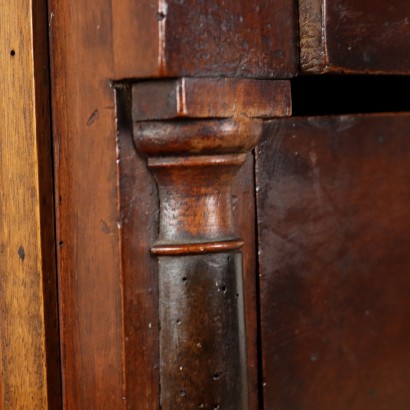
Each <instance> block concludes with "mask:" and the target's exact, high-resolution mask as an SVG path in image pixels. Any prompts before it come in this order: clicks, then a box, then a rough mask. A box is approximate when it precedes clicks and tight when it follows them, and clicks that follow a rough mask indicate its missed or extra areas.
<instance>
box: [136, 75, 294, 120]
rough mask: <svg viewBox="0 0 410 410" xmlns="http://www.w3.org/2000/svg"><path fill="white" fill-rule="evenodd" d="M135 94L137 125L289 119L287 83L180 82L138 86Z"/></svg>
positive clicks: (183, 79)
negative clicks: (170, 121)
mask: <svg viewBox="0 0 410 410" xmlns="http://www.w3.org/2000/svg"><path fill="white" fill-rule="evenodd" d="M132 92H133V118H134V120H135V121H144V120H158V119H160V120H166V119H173V118H183V117H191V118H227V117H232V116H234V115H237V114H246V115H247V116H248V117H260V118H263V117H266V118H272V117H283V116H288V115H290V112H289V111H290V84H289V82H288V81H280V80H278V81H263V80H244V79H235V78H214V79H213V78H207V79H205V78H179V79H175V80H162V81H143V82H139V83H136V84H135V85H133V87H132Z"/></svg>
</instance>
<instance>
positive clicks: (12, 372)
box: [0, 0, 60, 410]
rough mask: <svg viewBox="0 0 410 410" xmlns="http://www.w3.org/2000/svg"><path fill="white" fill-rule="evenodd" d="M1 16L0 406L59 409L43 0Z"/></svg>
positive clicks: (7, 8) (7, 6) (7, 7)
mask: <svg viewBox="0 0 410 410" xmlns="http://www.w3.org/2000/svg"><path fill="white" fill-rule="evenodd" d="M0 16H1V23H0V70H1V75H2V81H1V82H0V96H1V98H0V107H1V109H0V124H1V130H2V131H1V138H0V187H1V188H0V192H1V201H0V221H1V223H0V312H1V315H0V335H1V337H0V359H1V361H0V408H1V409H4V410H15V409H39V410H40V409H59V408H60V385H59V381H60V377H59V368H58V366H59V363H58V359H59V358H58V330H57V329H58V326H57V305H56V277H55V255H54V253H55V249H54V226H53V223H54V216H53V206H52V195H53V194H52V192H53V191H52V180H51V159H52V156H51V144H50V142H51V136H50V118H49V101H48V100H49V89H48V58H47V41H46V38H47V32H46V9H45V2H43V1H37V2H31V1H26V2H23V3H21V2H18V1H14V0H10V1H7V2H1V3H0Z"/></svg>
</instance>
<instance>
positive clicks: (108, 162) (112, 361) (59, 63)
mask: <svg viewBox="0 0 410 410" xmlns="http://www.w3.org/2000/svg"><path fill="white" fill-rule="evenodd" d="M49 25H50V45H51V51H52V59H51V60H52V86H53V87H52V109H53V129H54V143H55V144H54V155H55V178H56V204H57V243H58V268H59V296H60V326H61V345H62V379H63V403H64V408H65V409H67V410H69V409H73V410H77V409H89V408H90V409H91V408H93V409H94V408H95V409H110V410H111V409H112V410H115V409H123V408H124V406H125V404H126V401H127V400H126V389H125V377H124V370H123V366H124V363H125V359H124V349H123V337H122V333H123V332H122V329H123V321H122V294H121V271H120V237H119V229H118V227H119V225H120V223H121V220H120V217H119V209H118V208H119V206H118V184H117V162H116V160H117V153H116V137H117V131H116V122H115V118H116V114H115V98H114V90H113V89H112V88H111V87H110V83H109V79H110V78H111V77H112V76H113V64H114V56H113V49H112V31H111V2H108V1H97V2H93V3H84V2H83V1H69V2H65V1H63V2H62V1H54V0H53V1H50V2H49ZM97 26H98V27H97ZM152 400H154V401H155V399H154V398H153V399H152Z"/></svg>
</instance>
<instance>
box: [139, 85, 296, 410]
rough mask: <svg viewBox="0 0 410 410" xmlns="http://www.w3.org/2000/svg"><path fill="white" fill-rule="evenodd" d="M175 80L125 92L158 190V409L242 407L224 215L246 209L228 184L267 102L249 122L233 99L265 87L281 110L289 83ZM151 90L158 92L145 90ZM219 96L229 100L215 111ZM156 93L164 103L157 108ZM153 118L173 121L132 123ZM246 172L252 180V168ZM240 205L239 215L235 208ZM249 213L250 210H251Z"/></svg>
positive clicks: (238, 270) (228, 224)
mask: <svg viewBox="0 0 410 410" xmlns="http://www.w3.org/2000/svg"><path fill="white" fill-rule="evenodd" d="M184 82H185V79H180V80H172V81H169V82H164V81H162V82H160V83H159V84H156V83H155V82H146V83H140V84H138V83H137V84H136V85H134V86H133V95H132V100H133V120H134V142H135V145H136V148H137V150H138V151H139V153H140V154H142V155H145V156H147V165H148V168H149V169H150V170H151V172H152V173H153V175H154V176H155V179H156V181H157V184H158V191H159V202H160V213H159V234H158V238H157V239H156V241H155V242H154V243H153V245H152V248H151V252H152V254H154V255H157V256H159V272H158V275H159V276H158V285H159V314H160V332H159V336H160V352H159V354H160V385H161V389H160V397H161V406H162V408H165V409H173V408H177V407H178V408H194V407H195V408H196V407H198V406H199V408H219V407H221V408H230V409H247V408H248V406H249V401H248V384H247V373H248V369H247V367H248V366H247V360H246V350H245V349H246V346H245V340H246V339H245V334H244V331H245V323H244V306H243V304H244V294H243V291H242V289H243V274H242V264H241V255H240V254H239V253H237V250H239V249H241V248H242V246H243V240H242V239H241V238H240V236H238V233H237V229H236V226H235V225H236V224H235V222H234V219H233V211H234V208H236V207H237V202H238V198H239V199H241V200H242V199H245V198H247V201H246V204H247V205H245V206H247V207H249V202H253V194H250V195H249V193H248V195H247V196H246V194H243V193H241V194H239V195H238V196H237V197H236V201H234V200H233V192H232V185H233V181H234V177H235V175H236V174H237V172H238V170H239V169H240V168H241V166H242V165H243V164H244V163H245V161H246V159H247V158H248V164H251V163H252V162H251V161H249V157H248V156H247V155H246V153H247V152H249V151H250V150H251V149H252V148H253V147H254V146H255V144H256V143H257V140H258V138H259V136H260V133H261V129H262V128H261V127H262V122H261V120H260V119H258V118H259V117H263V116H264V115H266V112H267V108H268V110H269V107H268V104H267V100H266V99H260V100H258V102H257V103H256V104H254V107H253V111H252V114H254V116H255V117H256V118H249V116H246V115H244V112H243V111H244V106H243V104H242V103H241V100H242V99H243V98H244V94H243V90H244V89H247V90H248V92H249V93H251V94H255V93H256V94H258V93H260V92H261V86H263V85H264V86H265V89H266V90H267V91H268V93H270V95H271V104H272V103H273V105H274V108H273V110H274V112H275V113H277V114H282V115H284V114H288V113H289V112H290V107H289V105H290V99H289V98H288V96H289V84H288V83H286V82H279V83H278V84H277V85H276V86H272V85H271V84H269V83H268V82H263V81H249V80H245V84H244V85H240V84H239V81H237V80H231V79H226V80H224V81H221V80H211V79H197V80H195V81H192V82H191V80H188V81H187V85H186V84H185V85H184V84H183V83H184ZM140 85H142V86H141V87H139V86H140ZM207 85H211V86H215V88H214V89H215V93H214V94H213V93H204V92H203V91H204V90H205V89H206V86H207ZM216 86H219V88H220V90H219V91H217V87H216ZM181 88H182V89H181ZM212 88H213V87H211V89H212ZM152 90H161V91H160V92H159V93H155V92H154V93H153V94H152ZM163 90H165V93H164V92H163ZM226 91H230V94H229V95H228V96H226V97H224V98H225V102H224V103H222V104H220V105H218V103H220V100H219V99H220V96H223V95H224V92H226ZM235 91H236V92H237V93H238V94H234V92H235ZM181 94H182V95H183V96H189V98H182V97H181ZM164 96H165V101H166V102H169V105H168V106H164ZM166 96H168V97H166ZM153 97H154V98H153ZM202 97H203V98H204V102H203V101H202ZM181 101H184V103H183V104H184V106H185V107H188V108H189V109H188V110H186V114H185V115H186V116H187V117H188V118H184V119H178V112H181V110H179V108H178V105H179V103H180V102H181ZM192 102H194V103H192ZM213 102H215V103H216V105H215V106H214V107H213V108H212V110H214V111H212V112H211V116H210V118H208V117H206V118H204V119H202V118H199V119H198V117H201V115H198V114H199V113H201V112H202V115H203V116H205V115H206V111H203V107H205V106H206V105H207V104H210V105H211V106H212V104H213ZM175 104H176V105H175ZM135 105H136V106H135ZM141 107H142V108H141ZM175 107H176V109H175ZM218 107H221V109H220V110H218ZM271 110H272V109H271ZM182 111H184V110H182ZM161 113H163V115H164V117H165V118H168V117H169V116H170V115H171V116H174V115H175V114H176V115H175V116H176V119H174V120H173V121H170V120H169V119H168V120H163V121H152V120H151V121H141V119H147V118H149V119H152V118H157V117H160V116H161ZM190 116H193V117H194V118H190ZM225 116H230V117H232V118H224V117H225ZM215 117H216V118H218V117H221V118H220V119H215ZM247 169H248V173H249V172H250V173H251V175H252V171H251V168H249V167H248V168H247ZM246 187H248V189H249V187H253V183H252V182H251V181H250V180H249V179H248V180H247V181H246V183H245V181H243V182H242V183H240V184H238V185H237V189H238V191H239V192H240V190H241V188H246ZM234 203H235V206H233V204H234ZM240 207H241V208H242V211H241V212H244V205H242V204H241V205H240ZM250 209H251V210H253V209H254V208H253V204H252V205H251V206H250ZM240 215H241V216H242V218H244V219H245V218H246V216H245V214H243V213H240ZM241 225H242V227H243V229H244V230H245V232H246V234H247V237H250V238H252V239H253V232H252V233H251V232H250V230H249V229H250V228H251V229H253V224H249V223H248V224H247V223H241ZM249 227H250V228H249ZM249 246H251V247H252V242H251V243H250V244H248V250H247V252H248V258H247V260H246V270H247V272H248V273H247V275H246V284H247V285H248V286H249V290H250V291H249V294H248V296H247V298H248V299H247V300H248V303H249V305H248V311H247V313H248V315H249V318H250V322H249V325H248V330H249V331H252V332H253V333H250V334H249V336H248V339H249V340H250V341H251V344H250V347H249V348H248V349H247V351H248V353H249V355H250V358H251V363H252V367H251V366H250V367H251V369H250V370H251V372H250V373H251V378H252V387H253V389H252V394H251V400H252V401H251V403H252V404H251V405H252V408H254V407H255V406H257V402H258V400H257V388H256V389H255V387H256V384H257V381H256V371H257V366H256V349H255V347H256V334H255V331H256V324H255V319H256V318H255V312H256V295H255V284H256V283H255V278H254V276H253V280H252V278H251V277H250V276H249V274H250V272H253V273H254V272H255V266H254V265H253V266H251V265H250V263H254V261H255V259H254V251H253V250H250V248H249ZM227 252H229V253H227ZM231 252H232V253H231ZM213 254H215V255H213ZM198 318H199V319H198ZM223 346H227V350H225V349H224V348H223ZM205 369H207V370H205ZM218 369H219V370H218Z"/></svg>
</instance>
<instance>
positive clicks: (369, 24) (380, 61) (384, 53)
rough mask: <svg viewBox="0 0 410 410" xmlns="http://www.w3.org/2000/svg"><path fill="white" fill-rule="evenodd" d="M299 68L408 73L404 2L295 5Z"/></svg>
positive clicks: (409, 5) (313, 0)
mask: <svg viewBox="0 0 410 410" xmlns="http://www.w3.org/2000/svg"><path fill="white" fill-rule="evenodd" d="M299 20H300V24H299V25H300V45H301V56H300V60H301V69H302V71H305V72H311V73H326V72H331V73H340V72H342V73H352V72H353V73H372V74H376V73H380V74H386V73H390V74H393V73H394V74H408V73H409V72H410V56H409V53H408V50H409V48H410V2H409V1H408V0H381V1H377V2H374V1H371V0H360V1H358V0H337V1H329V0H299Z"/></svg>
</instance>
